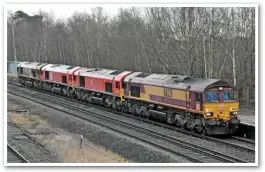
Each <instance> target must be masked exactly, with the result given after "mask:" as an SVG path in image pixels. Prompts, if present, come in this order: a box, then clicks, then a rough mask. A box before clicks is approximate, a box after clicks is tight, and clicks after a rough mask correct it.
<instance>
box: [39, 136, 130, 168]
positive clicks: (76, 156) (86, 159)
mask: <svg viewBox="0 0 265 172" xmlns="http://www.w3.org/2000/svg"><path fill="white" fill-rule="evenodd" d="M67 137H69V136H46V137H43V138H42V144H44V145H46V146H49V147H51V148H52V149H54V150H57V151H58V152H60V156H61V157H62V158H63V161H64V162H66V163H126V162H128V160H126V159H125V158H124V157H122V156H120V155H118V154H115V153H113V152H111V151H109V150H106V149H104V148H102V147H99V146H96V145H93V144H91V143H86V144H83V147H82V148H80V144H79V142H78V141H79V140H76V141H75V140H74V139H73V138H71V139H67Z"/></svg>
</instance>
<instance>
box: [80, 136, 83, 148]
mask: <svg viewBox="0 0 265 172" xmlns="http://www.w3.org/2000/svg"><path fill="white" fill-rule="evenodd" d="M80 148H83V135H80Z"/></svg>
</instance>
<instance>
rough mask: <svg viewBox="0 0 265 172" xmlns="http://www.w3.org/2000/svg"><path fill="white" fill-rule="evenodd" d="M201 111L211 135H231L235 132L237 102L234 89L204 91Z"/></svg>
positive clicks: (224, 88)
mask: <svg viewBox="0 0 265 172" xmlns="http://www.w3.org/2000/svg"><path fill="white" fill-rule="evenodd" d="M203 110H204V119H205V122H206V126H208V127H206V128H211V129H209V131H211V132H212V133H211V134H219V133H220V134H223V133H227V134H232V133H234V132H235V131H236V130H237V128H238V124H239V123H240V121H239V120H238V113H239V102H238V98H237V91H236V90H235V89H234V88H231V87H216V88H211V89H208V90H207V91H205V93H204V109H203ZM217 126H218V127H217Z"/></svg>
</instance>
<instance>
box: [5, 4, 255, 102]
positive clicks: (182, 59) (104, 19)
mask: <svg viewBox="0 0 265 172" xmlns="http://www.w3.org/2000/svg"><path fill="white" fill-rule="evenodd" d="M118 10H119V11H118V14H117V15H116V16H108V15H106V13H104V9H103V8H93V9H92V13H85V12H76V13H75V14H74V15H72V16H71V17H69V18H68V19H65V20H63V19H55V18H54V16H53V15H52V14H49V13H46V12H43V11H40V12H39V13H38V14H36V15H34V16H30V15H28V14H27V13H26V11H17V12H15V13H12V12H9V13H8V21H7V22H8V23H7V45H8V46H7V56H8V57H7V58H8V60H10V61H14V60H15V61H37V62H46V63H62V64H69V65H76V66H86V67H101V68H111V69H119V70H132V71H142V72H148V73H168V74H180V75H188V76H192V77H202V78H220V79H224V80H227V81H229V82H230V83H231V84H234V85H235V86H236V87H237V89H238V90H239V98H240V101H241V104H242V105H243V106H244V105H246V104H248V105H249V106H253V105H254V102H255V101H254V100H255V97H254V96H255V27H256V26H255V8H254V7H253V8H251V7H240V8H213V7H206V8H204V7H196V8H193V7H170V8H167V7H163V8H158V7H152V8H127V9H122V8H120V9H118Z"/></svg>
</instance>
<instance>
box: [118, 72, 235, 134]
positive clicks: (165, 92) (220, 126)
mask: <svg viewBox="0 0 265 172" xmlns="http://www.w3.org/2000/svg"><path fill="white" fill-rule="evenodd" d="M123 89H124V103H123V107H124V108H127V111H129V112H131V113H133V114H136V115H140V116H143V117H147V118H158V119H160V120H161V119H162V120H165V121H166V122H167V123H169V124H175V125H176V126H178V127H181V128H183V129H184V128H185V129H188V130H192V131H196V132H199V133H202V134H208V135H216V134H217V135H220V134H221V135H227V134H229V135H230V134H233V133H234V132H235V131H236V130H237V128H238V124H239V123H240V121H239V120H238V118H237V115H238V110H239V103H238V100H237V98H236V90H235V89H234V88H233V86H230V85H229V84H228V83H227V82H225V81H222V80H218V79H204V78H191V77H188V76H181V75H167V74H144V73H142V72H134V73H132V74H130V75H128V76H126V77H125V79H124V81H123Z"/></svg>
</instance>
